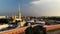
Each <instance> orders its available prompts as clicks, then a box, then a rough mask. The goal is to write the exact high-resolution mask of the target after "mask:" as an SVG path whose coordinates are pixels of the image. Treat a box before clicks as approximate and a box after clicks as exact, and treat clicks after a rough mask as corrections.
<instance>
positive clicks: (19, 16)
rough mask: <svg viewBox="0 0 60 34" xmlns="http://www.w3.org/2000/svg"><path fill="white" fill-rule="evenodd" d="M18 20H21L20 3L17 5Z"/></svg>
mask: <svg viewBox="0 0 60 34" xmlns="http://www.w3.org/2000/svg"><path fill="white" fill-rule="evenodd" d="M18 19H19V20H22V19H21V12H20V3H18Z"/></svg>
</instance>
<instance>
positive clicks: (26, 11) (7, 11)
mask: <svg viewBox="0 0 60 34" xmlns="http://www.w3.org/2000/svg"><path fill="white" fill-rule="evenodd" d="M18 2H20V11H21V14H22V16H60V0H0V15H8V16H12V15H17V13H18Z"/></svg>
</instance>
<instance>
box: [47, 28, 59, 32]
mask: <svg viewBox="0 0 60 34" xmlns="http://www.w3.org/2000/svg"><path fill="white" fill-rule="evenodd" d="M58 30H60V28H58V29H54V30H49V31H47V32H54V31H58Z"/></svg>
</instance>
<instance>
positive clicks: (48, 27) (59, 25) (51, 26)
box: [46, 24, 60, 31]
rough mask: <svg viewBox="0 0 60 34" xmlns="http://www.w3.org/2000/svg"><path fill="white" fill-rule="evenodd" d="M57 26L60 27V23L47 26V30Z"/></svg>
mask: <svg viewBox="0 0 60 34" xmlns="http://www.w3.org/2000/svg"><path fill="white" fill-rule="evenodd" d="M57 28H60V24H57V25H50V26H47V27H46V31H48V30H53V29H57Z"/></svg>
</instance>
